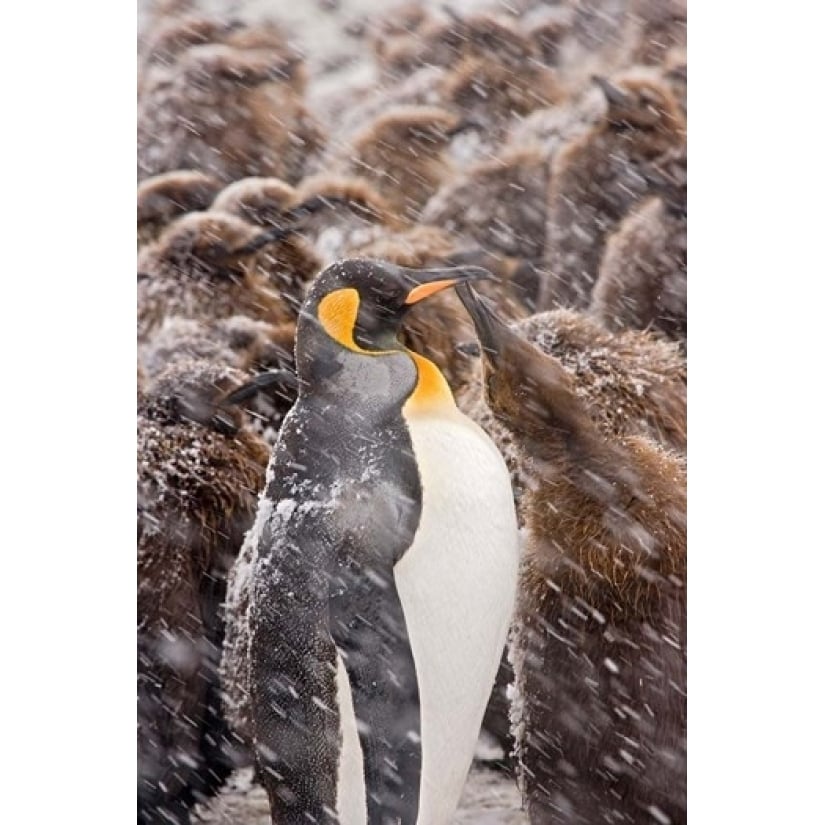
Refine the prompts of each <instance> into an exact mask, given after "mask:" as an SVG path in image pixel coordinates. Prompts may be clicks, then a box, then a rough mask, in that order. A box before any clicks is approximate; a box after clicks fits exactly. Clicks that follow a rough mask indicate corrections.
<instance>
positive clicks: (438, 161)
mask: <svg viewBox="0 0 825 825" xmlns="http://www.w3.org/2000/svg"><path fill="white" fill-rule="evenodd" d="M463 125H464V124H463V123H462V121H461V119H460V118H459V117H458V116H457V115H455V114H453V113H451V112H448V111H446V110H444V109H440V108H437V107H434V106H395V107H392V108H390V109H389V110H387V111H385V112H384V114H383V115H381V116H380V117H379V118H378V119H377V120H376V121H374V122H373V123H371V124H370V125H369V126H367V127H366V128H365V129H363V130H362V131H361V132H359V133H358V134H357V135H356V136H355V137H354V138H353V141H352V145H351V147H349V148H348V149H346V150H345V151H344V153H343V154H344V161H343V163H344V166H345V167H346V168H347V171H348V172H350V173H352V174H355V175H357V176H359V177H363V178H365V179H366V180H367V181H368V182H369V183H370V184H371V185H372V186H374V187H375V188H376V190H377V191H378V192H379V194H380V195H381V196H382V197H383V198H384V199H385V200H386V202H387V204H388V205H389V208H390V209H391V210H392V212H393V216H394V219H396V220H399V221H402V222H403V223H405V224H413V223H415V222H416V221H417V220H418V217H419V214H420V212H421V209H422V208H423V207H424V205H425V204H426V203H427V201H428V200H429V199H430V197H431V196H432V195H433V194H434V193H435V192H436V190H437V189H438V188H439V187H440V186H441V185H442V184H443V183H444V182H445V181H446V180H448V179H449V178H450V176H451V174H452V170H451V167H450V164H449V162H448V160H447V158H446V156H445V151H446V150H447V148H448V147H449V145H450V141H451V140H452V138H453V136H454V135H455V134H456V132H457V131H459V130H460V129H461V128H462V127H463Z"/></svg>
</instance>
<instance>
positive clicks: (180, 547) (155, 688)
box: [137, 361, 269, 823]
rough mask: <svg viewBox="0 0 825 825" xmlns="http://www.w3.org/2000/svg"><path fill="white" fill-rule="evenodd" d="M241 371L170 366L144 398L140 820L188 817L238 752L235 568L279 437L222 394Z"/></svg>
mask: <svg viewBox="0 0 825 825" xmlns="http://www.w3.org/2000/svg"><path fill="white" fill-rule="evenodd" d="M242 378H243V374H242V373H238V372H237V371H235V370H231V369H228V368H225V367H216V366H212V365H209V364H206V363H205V362H198V361H189V362H182V363H179V364H177V365H175V366H173V367H171V368H170V369H169V370H167V371H166V372H165V373H164V374H162V375H161V376H158V378H157V379H156V380H155V381H154V382H153V384H152V386H151V387H150V388H149V389H148V390H145V391H143V392H141V393H140V394H139V398H138V433H137V435H138V438H137V441H138V524H137V526H138V547H137V549H138V554H137V564H138V566H137V573H138V598H137V611H138V821H139V822H142V823H168V822H181V823H183V822H188V821H189V819H188V811H189V810H190V809H191V807H192V806H193V805H194V804H195V803H196V802H198V801H199V800H203V799H204V798H206V797H208V796H209V795H210V794H211V793H214V792H215V791H216V790H217V789H218V788H219V787H220V785H221V783H222V782H223V780H224V779H225V777H226V776H227V775H228V773H229V772H230V770H231V769H232V767H233V766H234V764H235V762H236V761H237V759H238V758H239V757H240V756H241V754H239V753H238V746H239V744H240V743H239V741H238V740H237V739H236V738H234V737H233V736H232V735H231V734H230V733H229V731H228V729H227V727H226V723H225V721H224V717H223V713H222V711H221V707H220V690H219V685H218V680H217V664H218V658H219V655H220V649H221V644H222V640H223V633H224V629H223V628H224V620H223V615H222V607H221V605H222V603H223V601H224V598H225V592H226V575H227V571H228V569H229V567H230V565H231V564H232V562H233V560H234V559H235V557H236V555H237V553H238V550H239V548H240V545H241V541H242V539H243V535H244V532H245V531H246V530H247V529H248V528H249V526H250V524H251V522H252V520H253V518H254V515H255V509H256V506H257V494H258V491H259V489H260V488H261V486H262V485H263V480H264V473H265V467H266V463H267V461H268V457H269V449H268V448H267V446H266V444H265V443H264V442H263V441H261V440H260V439H259V438H258V437H257V436H255V435H253V434H251V433H250V432H248V430H247V429H246V428H245V426H244V425H243V421H242V418H241V415H240V413H239V412H238V411H236V410H235V411H233V410H226V409H223V408H221V407H220V405H219V404H218V399H219V398H220V396H221V395H222V394H223V393H225V392H226V391H227V390H228V389H231V388H232V387H234V386H235V385H236V384H237V382H238V381H239V380H240V379H242Z"/></svg>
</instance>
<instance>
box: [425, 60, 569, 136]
mask: <svg viewBox="0 0 825 825" xmlns="http://www.w3.org/2000/svg"><path fill="white" fill-rule="evenodd" d="M440 93H441V98H442V100H443V103H444V105H445V106H447V107H448V108H450V109H451V110H453V111H456V112H460V113H461V114H462V115H463V116H464V117H465V118H466V119H467V120H468V121H471V122H472V123H474V124H475V125H476V127H477V128H479V129H480V130H481V134H482V136H483V143H484V145H485V146H486V147H487V148H488V150H490V151H492V150H493V149H494V148H495V146H496V145H497V143H498V142H499V141H500V140H501V138H502V137H503V135H504V134H506V132H507V130H508V128H509V126H510V123H511V121H512V120H513V119H520V118H523V117H525V116H526V115H528V114H530V112H533V111H535V110H537V109H544V108H546V107H548V106H553V105H556V104H558V103H560V102H561V101H562V100H563V99H564V93H563V91H562V89H561V87H560V86H559V84H558V82H557V81H556V78H555V75H554V73H553V71H552V70H551V69H548V68H547V67H546V66H542V65H541V64H540V63H539V62H538V59H537V57H529V58H526V59H525V62H524V63H523V64H521V65H516V66H511V65H509V64H508V63H505V62H502V61H498V60H496V59H490V58H486V57H467V58H464V59H463V60H462V61H461V62H460V63H458V64H457V65H456V66H455V67H454V68H453V69H452V70H451V71H450V72H449V73H448V74H447V75H445V77H444V78H443V80H442V81H441V84H440Z"/></svg>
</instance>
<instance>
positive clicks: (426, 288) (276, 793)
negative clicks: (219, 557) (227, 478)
mask: <svg viewBox="0 0 825 825" xmlns="http://www.w3.org/2000/svg"><path fill="white" fill-rule="evenodd" d="M484 277H489V273H488V272H487V271H486V270H484V269H481V268H478V267H464V268H452V269H419V270H416V269H406V268H403V267H399V266H394V265H391V264H389V263H386V262H379V261H373V260H368V259H349V260H343V261H339V262H337V263H334V264H332V265H330V266H329V267H327V268H326V269H325V270H323V271H322V272H321V273H320V274H319V275H318V276H317V278H316V279H315V281H314V282H313V284H312V285H311V287H310V289H309V291H308V294H307V297H306V300H305V302H304V304H303V306H302V309H301V312H300V316H299V320H298V325H297V330H296V366H297V374H298V397H297V400H296V402H295V405H294V406H293V408H292V409H291V410H290V412H289V414H288V415H287V417H286V418H285V420H284V423H283V425H282V428H281V431H280V434H279V438H278V441H277V443H276V445H275V447H274V449H273V453H272V458H271V460H270V464H269V468H268V473H267V482H266V486H265V489H264V491H263V493H262V494H261V498H260V502H259V509H258V514H257V517H256V522H255V525H254V526H253V528H252V530H251V531H250V533H249V534H248V535H247V544H248V545H249V550H250V551H251V553H250V556H251V562H250V568H249V574H248V575H249V578H248V588H249V590H248V593H249V601H248V604H249V608H248V614H247V620H248V623H249V635H248V639H249V641H248V647H247V654H246V655H247V662H246V664H247V665H248V669H247V677H246V678H247V686H248V693H249V704H250V715H249V716H250V725H251V730H250V735H251V738H252V741H253V746H254V751H255V756H256V766H257V773H258V776H259V778H260V780H261V782H262V783H263V784H264V786H265V788H266V790H267V793H268V796H269V800H270V806H271V814H272V821H273V823H277V825H293V824H294V825H297V824H298V823H301V825H305V823H308V822H315V823H339V825H447V823H448V822H449V821H450V819H451V817H452V815H453V813H454V812H455V809H456V808H457V806H458V801H459V797H460V794H461V791H462V788H463V785H464V782H465V780H466V777H467V773H468V771H469V768H470V763H471V761H472V756H473V751H474V747H475V744H476V740H477V737H478V733H479V729H480V726H481V722H482V718H483V715H484V710H485V707H486V705H487V701H488V699H489V696H490V693H491V690H492V687H493V682H494V679H495V675H496V671H497V669H498V665H499V661H500V657H501V654H502V651H503V648H504V644H505V639H506V636H507V631H508V627H509V624H510V621H511V616H512V612H513V608H514V601H515V592H516V583H517V576H518V563H519V562H518V531H517V524H516V516H515V508H514V503H513V495H512V489H511V485H510V477H509V474H508V472H507V468H506V465H505V463H504V460H503V458H502V457H501V454H500V453H499V452H498V450H497V448H496V447H495V445H494V444H493V442H492V441H491V439H490V438H489V437H488V436H487V435H486V434H485V433H484V431H483V430H482V429H481V428H479V427H478V425H476V424H475V423H474V422H473V421H471V420H470V419H469V418H467V417H466V416H464V415H463V414H462V413H461V412H459V410H458V408H457V407H456V405H455V402H454V400H453V396H452V392H451V390H450V387H449V385H448V383H447V381H446V379H445V378H444V377H443V375H442V374H441V373H440V372H439V370H438V368H437V367H436V366H435V365H434V364H433V363H432V362H430V361H428V360H427V359H425V358H424V357H423V356H421V355H418V354H416V353H414V352H412V351H410V350H406V349H404V348H403V347H402V346H401V345H400V344H399V343H398V340H397V337H396V335H397V333H398V332H399V329H400V325H401V322H402V319H403V317H404V314H405V312H406V311H407V310H408V309H409V308H410V307H411V306H412V305H413V304H415V303H417V302H418V301H420V300H423V299H425V298H427V297H429V296H430V295H433V294H435V293H437V292H438V291H440V290H442V289H445V288H448V287H451V286H453V285H455V284H458V283H461V282H465V281H470V280H475V279H479V278H484ZM242 555H243V554H242Z"/></svg>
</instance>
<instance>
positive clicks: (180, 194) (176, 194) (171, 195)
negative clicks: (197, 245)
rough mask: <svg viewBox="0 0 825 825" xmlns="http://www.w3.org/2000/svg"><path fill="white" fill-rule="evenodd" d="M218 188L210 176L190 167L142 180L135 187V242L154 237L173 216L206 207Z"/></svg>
mask: <svg viewBox="0 0 825 825" xmlns="http://www.w3.org/2000/svg"><path fill="white" fill-rule="evenodd" d="M220 189H221V185H220V184H219V183H218V181H216V180H215V179H214V178H212V177H210V176H209V175H205V174H203V172H196V171H193V170H190V169H176V170H175V171H173V172H166V173H164V174H162V175H155V176H154V177H152V178H147V179H146V180H144V181H142V182H141V183H140V185H139V186H138V190H137V237H138V246H145V245H146V244H148V243H151V242H152V241H155V240H157V238H158V237H159V236H160V234H161V232H162V231H163V230H164V229H165V228H166V227H167V226H168V225H169V224H170V223H172V221H173V220H175V218H179V217H180V216H181V215H185V214H186V213H187V212H200V211H203V210H205V209H208V208H209V205H210V204H211V203H212V201H213V200H214V198H215V195H217V194H218V192H219V191H220Z"/></svg>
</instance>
